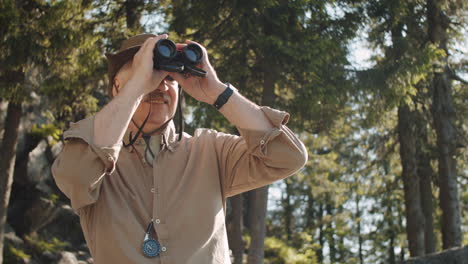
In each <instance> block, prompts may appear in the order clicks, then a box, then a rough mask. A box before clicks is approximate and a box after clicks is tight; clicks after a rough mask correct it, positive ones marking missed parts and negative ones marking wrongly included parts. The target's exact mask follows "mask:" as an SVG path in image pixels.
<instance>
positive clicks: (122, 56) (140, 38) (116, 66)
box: [106, 34, 156, 97]
mask: <svg viewBox="0 0 468 264" xmlns="http://www.w3.org/2000/svg"><path fill="white" fill-rule="evenodd" d="M152 37H156V35H154V34H140V35H136V36H133V37H131V38H129V39H126V40H124V41H123V42H122V46H120V49H119V51H117V53H115V54H112V53H107V54H106V57H107V62H108V66H107V74H108V76H109V88H108V92H109V96H110V97H112V86H113V83H114V78H115V75H117V72H119V70H120V68H122V66H124V65H125V63H127V62H128V61H129V60H131V59H132V58H133V56H134V55H135V54H136V53H137V52H138V50H139V49H140V47H141V45H143V43H144V42H145V41H146V40H147V39H148V38H152Z"/></svg>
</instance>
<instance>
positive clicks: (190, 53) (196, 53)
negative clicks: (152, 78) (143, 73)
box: [153, 39, 206, 77]
mask: <svg viewBox="0 0 468 264" xmlns="http://www.w3.org/2000/svg"><path fill="white" fill-rule="evenodd" d="M202 58H203V51H202V49H201V47H200V46H199V45H197V44H193V43H191V44H188V45H187V46H185V47H184V48H183V49H182V50H177V47H176V44H175V43H174V42H173V41H171V40H169V39H160V40H159V41H158V42H157V43H156V46H155V47H154V50H153V68H155V69H157V70H164V71H168V72H180V73H189V74H192V75H195V76H198V77H205V76H206V71H204V70H202V69H199V68H197V67H195V65H197V64H199V63H200V62H201V60H202Z"/></svg>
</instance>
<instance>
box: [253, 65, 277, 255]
mask: <svg viewBox="0 0 468 264" xmlns="http://www.w3.org/2000/svg"><path fill="white" fill-rule="evenodd" d="M263 69H264V71H263V73H264V79H263V94H262V105H268V106H272V105H273V104H274V102H275V92H274V88H275V86H274V85H275V82H274V76H273V73H272V67H271V65H268V63H267V62H266V61H265V62H263ZM249 198H251V199H252V200H251V201H250V203H249V218H250V219H251V220H253V221H250V223H249V224H250V235H251V240H250V247H249V256H248V258H247V259H248V264H260V263H263V258H264V247H265V245H264V243H265V231H266V228H265V224H266V221H265V218H266V210H267V205H268V186H264V187H262V188H259V189H256V190H253V191H251V195H250V196H249Z"/></svg>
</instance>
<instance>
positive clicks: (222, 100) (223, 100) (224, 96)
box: [213, 83, 234, 110]
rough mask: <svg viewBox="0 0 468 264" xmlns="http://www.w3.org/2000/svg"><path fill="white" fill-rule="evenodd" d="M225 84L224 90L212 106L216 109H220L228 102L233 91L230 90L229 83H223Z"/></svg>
mask: <svg viewBox="0 0 468 264" xmlns="http://www.w3.org/2000/svg"><path fill="white" fill-rule="evenodd" d="M225 84H226V86H227V87H226V89H225V90H224V91H223V92H222V93H221V94H220V95H219V96H218V99H216V101H215V102H214V104H213V106H214V107H215V108H216V109H218V110H219V109H221V107H223V105H224V104H225V103H226V102H227V101H228V100H229V97H231V95H232V94H233V93H234V90H233V89H232V88H231V84H230V83H225Z"/></svg>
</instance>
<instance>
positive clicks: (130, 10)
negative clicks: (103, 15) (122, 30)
mask: <svg viewBox="0 0 468 264" xmlns="http://www.w3.org/2000/svg"><path fill="white" fill-rule="evenodd" d="M123 4H124V6H125V18H126V20H127V28H129V29H132V30H133V31H141V29H142V28H141V24H140V18H141V12H142V10H143V6H144V5H145V2H144V1H142V0H126V1H125V2H124V3H123Z"/></svg>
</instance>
